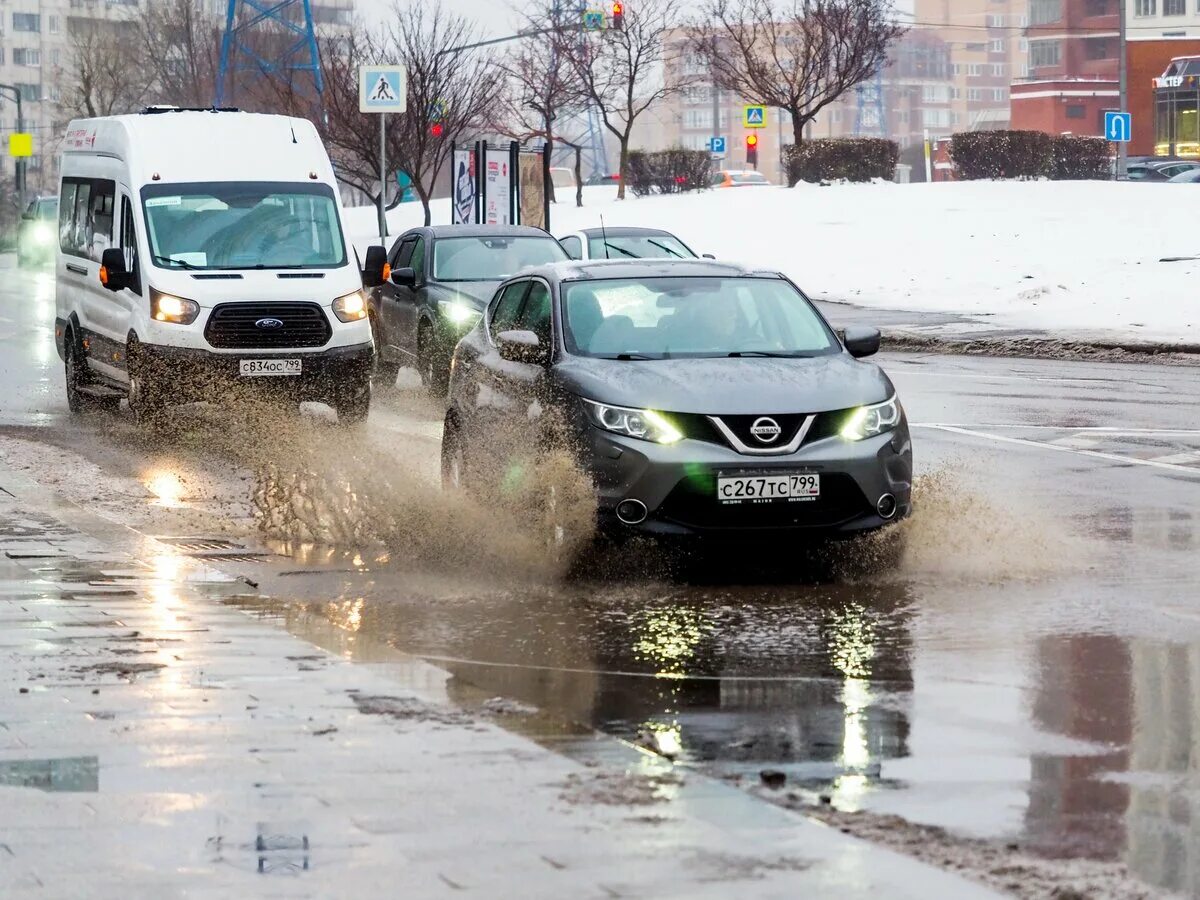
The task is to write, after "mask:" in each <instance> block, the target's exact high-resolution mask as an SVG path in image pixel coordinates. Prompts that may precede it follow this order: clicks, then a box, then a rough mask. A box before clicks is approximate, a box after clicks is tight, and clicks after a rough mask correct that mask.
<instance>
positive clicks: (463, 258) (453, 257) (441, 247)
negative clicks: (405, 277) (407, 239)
mask: <svg viewBox="0 0 1200 900" xmlns="http://www.w3.org/2000/svg"><path fill="white" fill-rule="evenodd" d="M564 259H569V257H568V256H567V253H566V251H565V250H563V248H562V247H560V246H559V244H558V241H556V240H555V239H554V238H552V237H550V236H549V235H547V236H546V237H459V238H441V239H440V240H436V241H435V242H434V244H433V280H434V281H503V280H504V279H505V278H507V277H508V276H509V275H512V274H513V273H514V272H518V271H520V270H521V269H524V268H525V267H526V266H542V265H545V264H546V263H553V262H559V261H561V260H564Z"/></svg>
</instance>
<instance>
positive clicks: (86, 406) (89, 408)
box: [63, 330, 121, 415]
mask: <svg viewBox="0 0 1200 900" xmlns="http://www.w3.org/2000/svg"><path fill="white" fill-rule="evenodd" d="M63 351H64V354H65V356H66V361H65V364H64V365H65V370H66V371H65V378H66V383H67V408H68V409H70V410H71V412H72V413H73V414H75V415H80V414H82V413H86V412H115V411H116V409H117V407H118V406H119V405H120V403H121V400H120V398H119V397H93V396H91V395H90V394H87V393H84V391H83V390H81V389H82V388H86V387H89V386H90V385H92V384H93V381H92V378H91V374H90V372H89V371H88V368H87V361H86V359H85V357H84V355H83V348H82V347H81V346H80V344H79V339H78V338H77V337H76V336H75V332H74V331H71V330H69V331H68V332H67V335H66V340H65V342H64V345H63Z"/></svg>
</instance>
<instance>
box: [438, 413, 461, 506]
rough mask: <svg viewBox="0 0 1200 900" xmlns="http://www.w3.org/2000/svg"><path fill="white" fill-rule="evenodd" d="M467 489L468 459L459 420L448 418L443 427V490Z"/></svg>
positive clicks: (451, 416) (449, 415) (449, 416)
mask: <svg viewBox="0 0 1200 900" xmlns="http://www.w3.org/2000/svg"><path fill="white" fill-rule="evenodd" d="M466 488H467V457H466V446H465V445H464V443H463V439H462V431H461V429H460V428H459V425H458V419H457V418H455V417H454V416H453V415H451V414H448V415H447V416H446V424H445V425H444V426H443V427H442V490H444V491H465V490H466Z"/></svg>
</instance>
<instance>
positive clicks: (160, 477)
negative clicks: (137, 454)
mask: <svg viewBox="0 0 1200 900" xmlns="http://www.w3.org/2000/svg"><path fill="white" fill-rule="evenodd" d="M146 489H147V490H148V491H150V493H152V494H153V495H154V496H155V498H156V502H157V503H159V504H160V505H161V506H168V507H175V506H181V505H183V495H184V484H183V479H182V478H180V477H179V476H178V475H176V474H175V473H174V472H169V471H159V472H153V473H151V474H150V476H149V477H148V478H147V479H146Z"/></svg>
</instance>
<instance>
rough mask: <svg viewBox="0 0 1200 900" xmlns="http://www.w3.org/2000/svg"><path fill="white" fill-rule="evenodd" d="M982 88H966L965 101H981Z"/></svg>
mask: <svg viewBox="0 0 1200 900" xmlns="http://www.w3.org/2000/svg"><path fill="white" fill-rule="evenodd" d="M982 99H983V88H967V100H968V101H970V100H982Z"/></svg>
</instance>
